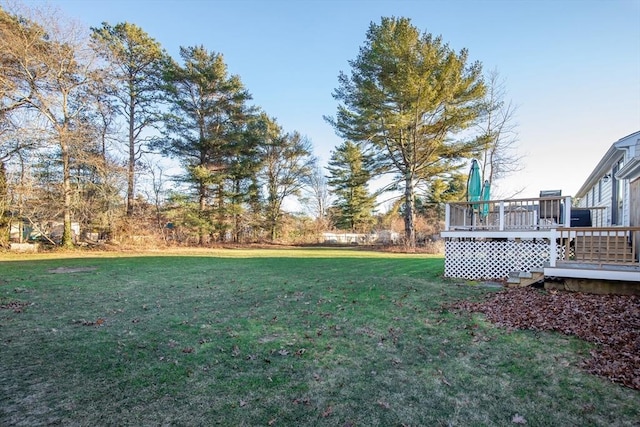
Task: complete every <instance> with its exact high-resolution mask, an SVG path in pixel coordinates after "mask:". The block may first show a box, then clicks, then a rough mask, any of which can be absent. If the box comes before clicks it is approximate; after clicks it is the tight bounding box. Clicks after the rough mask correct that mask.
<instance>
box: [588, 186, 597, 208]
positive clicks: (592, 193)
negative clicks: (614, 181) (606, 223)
mask: <svg viewBox="0 0 640 427" xmlns="http://www.w3.org/2000/svg"><path fill="white" fill-rule="evenodd" d="M595 204H596V187H595V185H594V186H593V187H592V188H591V204H590V205H589V206H593V205H595Z"/></svg>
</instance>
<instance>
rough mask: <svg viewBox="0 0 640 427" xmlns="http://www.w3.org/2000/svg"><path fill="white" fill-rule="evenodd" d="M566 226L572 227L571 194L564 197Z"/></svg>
mask: <svg viewBox="0 0 640 427" xmlns="http://www.w3.org/2000/svg"><path fill="white" fill-rule="evenodd" d="M564 206H565V209H564V226H565V227H571V196H567V197H565V199H564Z"/></svg>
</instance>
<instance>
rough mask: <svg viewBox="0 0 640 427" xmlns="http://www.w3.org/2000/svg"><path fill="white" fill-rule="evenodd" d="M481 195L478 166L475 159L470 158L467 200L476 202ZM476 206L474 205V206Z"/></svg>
mask: <svg viewBox="0 0 640 427" xmlns="http://www.w3.org/2000/svg"><path fill="white" fill-rule="evenodd" d="M481 195H482V180H481V178H480V166H479V165H478V161H477V160H476V159H473V160H471V171H469V178H467V201H469V202H477V201H478V200H480V196H481ZM475 207H477V205H476V206H474V208H475Z"/></svg>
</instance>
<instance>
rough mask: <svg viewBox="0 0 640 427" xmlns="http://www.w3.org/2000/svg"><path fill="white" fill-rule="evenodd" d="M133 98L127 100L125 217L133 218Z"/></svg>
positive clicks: (134, 162) (134, 153)
mask: <svg viewBox="0 0 640 427" xmlns="http://www.w3.org/2000/svg"><path fill="white" fill-rule="evenodd" d="M134 108H135V103H134V98H133V95H132V96H131V98H130V100H129V167H128V171H127V217H129V218H130V217H131V216H133V203H134V197H135V194H134V183H135V171H136V169H135V167H136V145H135V134H134V121H133V120H134V117H135V116H134Z"/></svg>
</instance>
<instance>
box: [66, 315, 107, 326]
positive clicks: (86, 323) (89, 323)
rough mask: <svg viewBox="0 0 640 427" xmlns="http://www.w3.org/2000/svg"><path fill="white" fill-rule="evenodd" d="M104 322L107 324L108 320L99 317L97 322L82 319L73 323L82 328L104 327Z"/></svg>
mask: <svg viewBox="0 0 640 427" xmlns="http://www.w3.org/2000/svg"><path fill="white" fill-rule="evenodd" d="M104 322H106V320H105V319H103V318H102V317H98V318H97V319H96V320H85V319H80V320H73V321H72V323H75V324H78V325H82V326H102V325H104Z"/></svg>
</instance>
